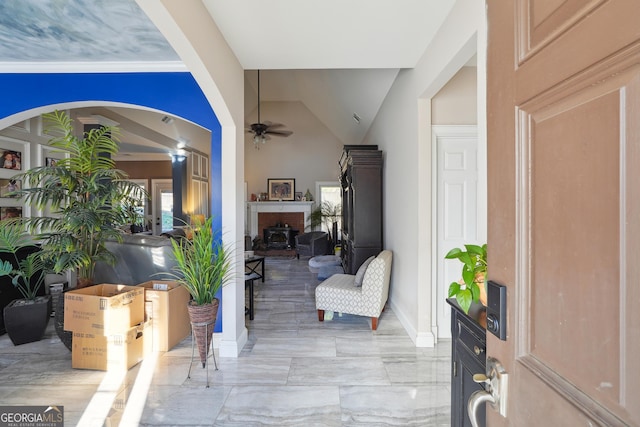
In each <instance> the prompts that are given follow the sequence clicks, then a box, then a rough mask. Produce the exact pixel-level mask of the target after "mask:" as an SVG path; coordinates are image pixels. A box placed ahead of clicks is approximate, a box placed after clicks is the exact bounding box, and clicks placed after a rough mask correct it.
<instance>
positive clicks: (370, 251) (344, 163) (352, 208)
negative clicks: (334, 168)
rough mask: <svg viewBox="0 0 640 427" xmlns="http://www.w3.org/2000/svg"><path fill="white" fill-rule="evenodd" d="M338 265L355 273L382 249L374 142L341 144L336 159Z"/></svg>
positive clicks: (379, 178) (377, 155) (379, 186)
mask: <svg viewBox="0 0 640 427" xmlns="http://www.w3.org/2000/svg"><path fill="white" fill-rule="evenodd" d="M340 184H341V187H342V250H341V252H340V254H341V257H342V266H343V267H344V271H345V273H347V274H356V272H357V271H358V268H360V266H361V265H362V263H363V262H364V261H365V260H366V259H367V258H369V257H370V256H372V255H374V256H375V255H378V254H379V253H380V252H381V251H382V151H380V150H378V146H377V145H345V146H344V149H343V152H342V157H341V158H340Z"/></svg>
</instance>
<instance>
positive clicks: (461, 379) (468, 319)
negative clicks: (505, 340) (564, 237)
mask: <svg viewBox="0 0 640 427" xmlns="http://www.w3.org/2000/svg"><path fill="white" fill-rule="evenodd" d="M447 302H448V303H449V305H451V426H452V427H463V426H464V427H471V421H470V420H469V415H468V414H467V402H469V397H470V396H471V394H472V393H473V392H474V391H476V390H483V389H484V387H483V386H482V385H481V384H478V383H475V382H474V381H473V375H474V374H484V373H485V367H486V361H487V351H486V348H487V332H486V308H485V307H483V306H482V305H481V304H475V303H473V304H472V305H471V308H470V309H469V313H468V314H465V313H464V311H462V309H461V308H460V306H458V304H457V302H456V300H455V298H450V299H448V300H447ZM485 406H486V405H481V406H480V408H479V410H478V421H479V425H480V426H483V427H484V425H485V414H486V408H485Z"/></svg>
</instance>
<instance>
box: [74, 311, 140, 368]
mask: <svg viewBox="0 0 640 427" xmlns="http://www.w3.org/2000/svg"><path fill="white" fill-rule="evenodd" d="M149 333H150V323H149V322H144V323H141V324H139V325H136V326H133V327H131V328H128V329H127V330H126V331H125V332H122V333H117V334H111V335H102V334H95V333H90V332H74V333H73V343H72V349H71V367H72V368H75V369H95V370H98V371H117V370H124V371H126V370H128V369H129V368H131V367H132V366H135V365H136V364H138V363H139V362H141V361H142V359H144V356H145V346H144V340H145V336H146V335H148V334H149Z"/></svg>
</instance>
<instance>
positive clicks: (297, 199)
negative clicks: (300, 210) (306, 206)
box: [296, 191, 302, 202]
mask: <svg viewBox="0 0 640 427" xmlns="http://www.w3.org/2000/svg"><path fill="white" fill-rule="evenodd" d="M296 201H298V202H300V201H302V191H296Z"/></svg>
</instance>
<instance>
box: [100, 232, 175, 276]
mask: <svg viewBox="0 0 640 427" xmlns="http://www.w3.org/2000/svg"><path fill="white" fill-rule="evenodd" d="M182 235H183V233H176V237H178V238H180V236H182ZM122 237H123V238H122V242H117V241H110V242H107V244H106V246H107V249H108V250H109V251H110V252H111V253H113V254H114V256H115V257H116V263H115V265H113V266H112V265H109V264H107V263H105V262H99V263H97V264H96V268H95V272H94V276H93V278H94V283H96V284H97V283H121V284H124V285H130V286H134V285H138V284H140V283H143V282H147V281H149V280H154V279H156V280H162V279H164V280H167V276H166V275H163V274H162V273H166V272H170V271H171V268H172V267H173V266H174V265H175V260H174V257H173V252H172V249H171V239H172V238H173V237H174V236H173V234H168V235H166V236H149V235H142V234H125V235H123V236H122Z"/></svg>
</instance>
